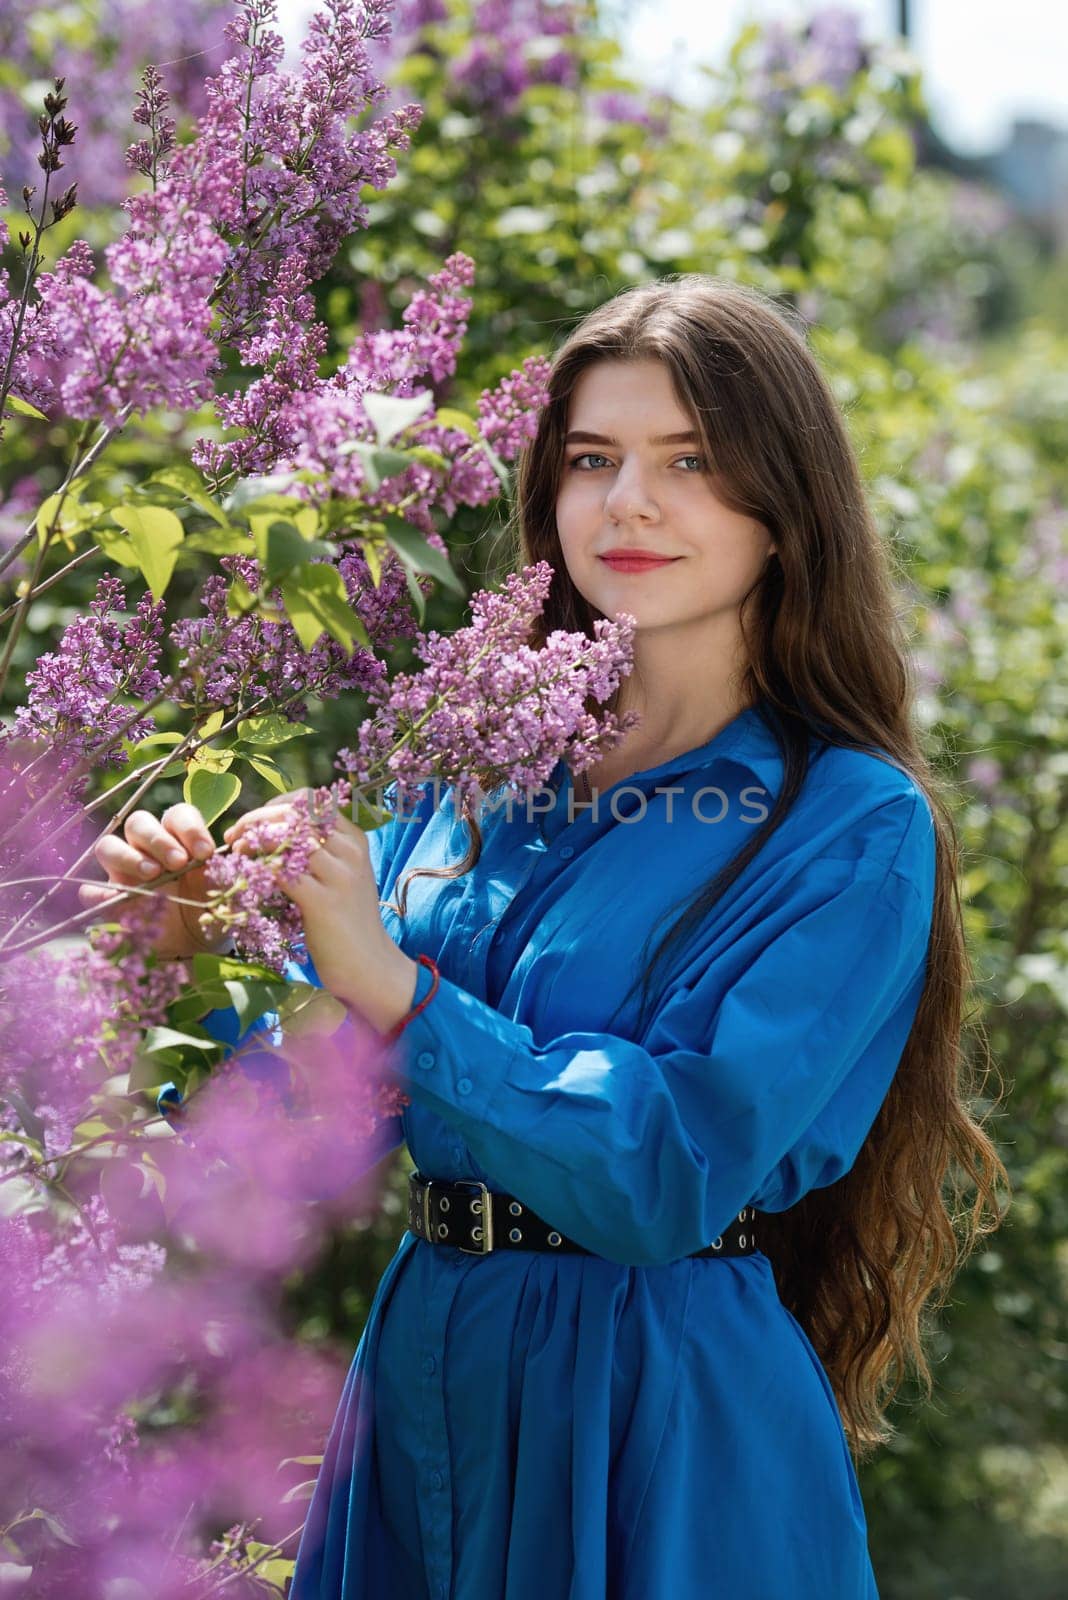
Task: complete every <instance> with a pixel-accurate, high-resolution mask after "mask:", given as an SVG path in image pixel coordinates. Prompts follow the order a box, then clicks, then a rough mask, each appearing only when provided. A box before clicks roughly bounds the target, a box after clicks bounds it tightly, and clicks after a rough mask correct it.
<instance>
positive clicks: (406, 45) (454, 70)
mask: <svg viewBox="0 0 1068 1600" xmlns="http://www.w3.org/2000/svg"><path fill="white" fill-rule="evenodd" d="M585 14H586V11H585V8H584V7H583V6H582V5H580V4H576V3H572V0H563V3H561V0H459V3H454V4H453V5H452V6H451V7H450V6H449V5H448V4H446V3H445V0H400V3H399V4H398V6H397V17H396V26H395V29H394V36H393V38H392V39H391V40H390V42H389V49H388V59H389V60H391V61H399V60H403V59H404V58H405V57H406V56H408V55H411V54H412V53H413V52H414V51H416V50H419V49H421V48H426V49H430V50H436V49H437V48H438V47H437V45H436V42H435V39H434V37H433V33H432V34H431V35H428V34H427V33H426V32H425V31H424V30H427V29H430V30H434V31H437V30H440V29H441V28H442V27H449V26H450V25H451V26H453V27H454V28H455V29H456V31H457V36H458V39H459V40H460V41H462V44H461V47H460V48H459V49H458V50H456V51H455V52H454V53H451V54H450V56H449V61H448V74H449V79H450V82H451V84H452V86H453V89H454V91H455V94H456V97H457V100H458V101H459V102H460V103H463V104H464V105H466V107H467V108H469V109H470V110H473V111H475V112H476V113H477V114H478V115H480V116H482V117H484V118H486V119H488V120H493V121H497V120H499V119H500V118H502V117H509V116H511V115H513V114H514V112H515V111H516V109H517V107H518V105H519V102H520V100H521V99H522V96H523V94H524V93H525V92H526V90H527V89H529V88H533V87H535V86H537V85H541V84H555V85H559V86H562V87H565V88H569V89H576V88H577V87H578V85H579V79H580V66H579V62H578V59H577V55H576V51H575V47H574V41H575V38H576V36H577V34H578V32H579V28H580V25H581V23H582V21H583V20H584V17H585ZM383 56H385V52H383Z"/></svg>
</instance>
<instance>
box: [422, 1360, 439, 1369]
mask: <svg viewBox="0 0 1068 1600" xmlns="http://www.w3.org/2000/svg"><path fill="white" fill-rule="evenodd" d="M437 1365H438V1364H437V1362H436V1361H435V1360H434V1357H433V1356H424V1357H423V1371H424V1372H435V1371H436V1370H437Z"/></svg>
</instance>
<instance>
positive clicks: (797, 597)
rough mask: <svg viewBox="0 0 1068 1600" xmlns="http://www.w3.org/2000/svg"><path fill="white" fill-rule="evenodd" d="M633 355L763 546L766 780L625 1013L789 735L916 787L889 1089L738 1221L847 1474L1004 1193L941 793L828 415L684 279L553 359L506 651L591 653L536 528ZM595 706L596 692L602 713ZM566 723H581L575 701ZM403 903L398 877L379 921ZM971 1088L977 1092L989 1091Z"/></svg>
mask: <svg viewBox="0 0 1068 1600" xmlns="http://www.w3.org/2000/svg"><path fill="white" fill-rule="evenodd" d="M649 359H654V360H658V361H661V362H663V364H664V365H665V366H666V368H667V370H668V372H669V374H670V376H671V378H672V382H673V385H674V389H675V393H676V395H677V397H678V400H679V402H680V404H681V405H682V406H683V407H684V409H685V410H686V411H687V412H688V413H689V415H690V416H691V417H692V419H693V425H694V427H695V429H696V430H697V432H698V435H699V437H700V438H701V439H702V442H703V446H704V453H705V455H706V457H707V459H709V460H710V461H711V463H712V467H713V473H714V478H713V483H714V487H715V492H716V494H717V496H718V497H719V498H720V499H721V500H722V501H723V502H724V503H725V504H727V505H728V506H730V507H731V508H732V509H734V510H736V511H739V512H741V513H744V514H746V515H748V516H750V517H753V518H755V519H756V520H757V521H759V522H760V523H761V524H763V526H764V527H765V528H767V529H768V531H769V532H770V534H771V535H772V538H773V540H774V542H775V544H776V546H777V553H776V554H775V555H773V556H772V557H771V558H770V559H769V561H768V562H767V564H766V566H765V567H764V569H763V571H762V573H761V575H760V576H759V577H758V579H757V580H756V582H755V584H754V585H753V588H752V589H751V590H750V592H749V594H748V595H746V597H745V599H744V600H743V602H742V605H741V608H740V621H741V622H742V625H743V629H744V639H745V645H746V656H747V668H746V672H745V677H744V680H743V691H744V692H745V694H747V696H748V699H749V700H750V701H759V702H761V710H762V714H763V715H764V716H765V719H766V720H767V721H768V724H769V726H770V727H771V728H772V730H773V732H774V734H775V738H776V741H777V743H778V745H779V747H780V750H781V753H782V757H783V765H784V781H783V787H782V791H781V793H780V795H779V797H778V799H777V801H776V804H775V806H774V808H773V810H772V811H771V813H770V815H769V816H768V818H767V819H766V820H765V822H764V823H763V824H762V826H761V827H760V829H759V830H755V831H754V833H753V835H752V836H751V838H750V839H749V840H748V841H747V843H746V845H745V846H744V848H743V849H741V850H740V851H739V852H738V854H737V855H736V856H735V857H734V858H733V859H732V860H731V861H729V862H728V863H727V864H726V865H725V866H724V867H723V869H722V870H721V871H720V872H719V873H718V874H717V875H716V877H715V878H714V879H713V880H712V881H711V882H709V883H707V884H704V885H703V886H702V887H701V888H700V890H699V892H698V893H697V895H696V896H695V897H694V898H693V899H692V900H691V901H690V902H689V903H688V904H687V905H686V906H685V908H684V909H683V911H682V912H681V913H680V915H679V916H678V917H677V918H676V920H675V921H674V923H673V924H672V926H671V928H670V929H669V930H668V933H667V935H666V936H665V938H664V939H663V940H662V941H661V943H660V946H659V947H658V949H657V951H656V953H655V955H654V956H653V957H652V958H651V960H650V961H649V962H648V964H647V965H646V966H645V968H644V971H643V973H642V979H641V981H642V994H643V1002H642V1003H643V1010H644V1008H645V1006H646V1005H647V1003H648V1000H649V995H650V992H651V985H652V979H653V974H654V972H655V970H656V969H657V968H658V967H659V966H660V965H661V963H662V962H664V961H665V960H666V959H667V957H668V955H669V954H670V953H671V951H672V950H674V949H675V948H676V947H677V946H678V944H679V943H680V942H681V941H683V940H685V938H686V936H687V934H688V933H689V932H690V931H691V930H692V929H693V928H694V927H695V926H696V925H697V924H698V923H700V922H701V920H702V919H703V918H704V917H705V916H707V914H708V912H709V910H710V909H711V908H712V907H713V906H714V905H715V904H716V902H717V900H718V899H719V898H720V897H721V896H722V895H723V894H724V893H725V892H726V891H727V889H728V888H729V887H730V885H731V884H732V883H733V882H734V881H735V879H736V878H737V877H738V876H739V875H740V874H741V873H742V872H743V871H744V870H745V868H746V867H747V866H748V864H749V863H750V861H752V859H753V858H754V857H755V856H756V855H757V854H758V853H759V852H760V850H761V849H762V848H763V846H764V844H765V843H766V841H767V840H768V838H769V837H770V836H771V834H772V833H774V831H775V829H776V828H778V827H779V826H780V825H781V824H782V822H783V820H784V819H785V817H786V815H787V814H788V812H789V811H790V808H791V806H792V805H793V803H794V801H795V799H796V798H797V795H798V793H799V792H800V790H801V787H802V785H803V783H804V780H805V774H806V771H807V765H808V740H809V734H810V732H815V733H816V734H817V735H818V736H819V737H820V738H821V739H823V740H825V741H827V742H828V743H831V744H836V745H841V746H846V747H850V748H856V749H861V748H862V749H865V750H868V751H869V753H873V754H875V755H878V756H885V757H888V758H889V759H890V760H892V761H893V762H894V763H895V764H896V765H897V766H898V767H900V768H902V769H903V770H904V771H906V772H908V773H909V774H910V776H911V777H912V778H913V779H914V781H915V783H916V784H917V786H918V787H919V788H920V789H921V790H922V791H923V793H924V795H925V796H926V798H927V801H928V803H929V806H930V809H931V814H932V817H933V821H934V832H935V849H936V878H935V894H934V908H933V915H932V924H931V936H930V944H929V948H928V961H927V977H926V984H925V987H924V991H923V994H922V996H921V999H920V1003H919V1007H918V1010H917V1013H916V1016H915V1020H914V1022H913V1026H912V1030H911V1032H910V1034H909V1037H908V1040H907V1042H906V1045H905V1049H904V1052H903V1055H902V1057H901V1061H900V1064H899V1066H898V1068H897V1071H896V1073H895V1075H894V1078H893V1081H892V1083H891V1087H890V1090H889V1092H888V1094H887V1096H886V1099H885V1100H884V1102H883V1105H882V1107H881V1109H880V1111H879V1113H878V1116H877V1117H876V1119H875V1122H874V1125H873V1126H872V1128H871V1130H870V1132H869V1134H868V1137H867V1139H866V1140H865V1142H864V1144H863V1146H862V1147H861V1150H860V1152H859V1154H858V1156H857V1159H856V1161H855V1163H854V1165H853V1166H852V1168H851V1169H850V1171H849V1172H848V1173H846V1174H845V1175H844V1176H843V1177H841V1178H840V1179H838V1180H837V1181H836V1182H835V1183H832V1184H829V1185H828V1186H826V1187H825V1188H821V1189H814V1190H811V1191H810V1192H809V1193H808V1194H806V1195H805V1196H804V1197H803V1198H802V1199H801V1200H800V1201H799V1202H797V1204H795V1205H794V1206H792V1207H791V1208H790V1209H789V1210H788V1211H784V1212H781V1213H777V1214H770V1213H765V1214H762V1217H763V1220H762V1239H761V1247H762V1249H763V1250H764V1251H765V1253H766V1254H767V1255H768V1257H769V1258H770V1260H771V1263H772V1268H773V1271H774V1275H775V1280H776V1284H777V1288H778V1292H779V1295H780V1298H781V1300H782V1302H783V1304H784V1305H785V1306H786V1307H787V1308H788V1309H789V1310H790V1311H791V1312H792V1313H793V1315H794V1316H795V1317H796V1318H797V1320H798V1321H799V1322H800V1324H801V1326H802V1327H803V1328H804V1330H805V1332H806V1334H807V1336H808V1337H809V1339H810V1340H811V1342H812V1344H813V1346H814V1348H815V1350H816V1352H817V1354H818V1355H819V1357H820V1360H821V1361H822V1363H823V1365H824V1368H825V1369H826V1371H827V1374H828V1377H829V1378H830V1381H831V1384H832V1387H833V1389H834V1393H835V1396H836V1399H837V1402H838V1408H839V1412H840V1414H841V1418H842V1422H843V1427H844V1430H845V1433H846V1437H847V1440H848V1442H849V1446H850V1449H851V1451H852V1453H853V1455H854V1457H855V1458H856V1459H857V1460H858V1461H859V1460H862V1459H864V1458H865V1457H866V1456H867V1455H869V1454H871V1453H872V1452H873V1451H874V1450H875V1449H876V1448H877V1447H878V1446H880V1445H883V1444H885V1443H887V1442H888V1441H889V1440H890V1439H891V1438H892V1437H893V1436H894V1434H895V1432H896V1429H895V1428H894V1427H893V1426H892V1425H891V1424H890V1423H889V1422H888V1420H887V1418H886V1415H885V1413H886V1410H887V1408H888V1407H889V1405H890V1402H891V1401H892V1400H893V1398H894V1396H895V1395H896V1394H897V1392H898V1390H899V1389H900V1387H901V1384H902V1382H903V1381H904V1379H905V1378H906V1377H907V1376H908V1375H909V1374H910V1373H912V1374H914V1375H915V1377H916V1378H918V1379H919V1382H920V1385H921V1388H922V1390H923V1391H924V1393H925V1395H926V1397H928V1398H929V1397H930V1395H931V1393H932V1391H933V1382H932V1377H931V1371H930V1367H929V1365H928V1362H927V1356H926V1350H925V1345H926V1344H927V1342H928V1339H929V1336H930V1334H931V1332H932V1321H931V1319H932V1315H933V1313H934V1312H936V1311H937V1310H939V1309H940V1308H941V1307H942V1305H944V1303H945V1300H946V1297H947V1295H948V1292H949V1289H950V1286H951V1284H952V1282H953V1279H954V1278H955V1277H956V1275H957V1273H958V1272H959V1270H960V1268H961V1267H962V1266H963V1264H964V1262H965V1260H966V1259H967V1257H968V1256H969V1255H970V1253H971V1251H972V1250H973V1249H974V1248H975V1246H976V1244H977V1243H978V1241H979V1239H980V1238H981V1237H982V1236H983V1235H985V1234H989V1233H991V1232H993V1231H994V1230H995V1229H996V1228H997V1227H998V1226H999V1225H1000V1223H1001V1221H1002V1219H1003V1216H1004V1209H999V1205H998V1200H997V1189H998V1187H999V1185H1000V1186H1002V1187H1003V1188H1004V1189H1005V1191H1006V1193H1008V1191H1009V1188H1010V1184H1009V1178H1008V1174H1007V1172H1006V1170H1005V1167H1004V1165H1003V1163H1002V1161H1001V1159H1000V1157H999V1156H998V1153H997V1150H996V1148H995V1145H994V1143H993V1140H992V1139H991V1137H990V1136H989V1134H988V1133H987V1131H986V1128H985V1124H986V1123H987V1122H988V1121H989V1119H990V1117H991V1116H992V1115H993V1114H994V1112H995V1110H996V1108H997V1105H998V1098H999V1096H1000V1090H1001V1084H1000V1078H999V1077H998V1074H997V1072H996V1068H995V1067H994V1063H993V1062H992V1060H991V1057H990V1050H989V1045H988V1041H987V1037H986V1033H985V1030H984V1029H983V1026H982V1023H981V1020H980V1005H979V1000H978V996H977V995H975V994H973V993H972V991H973V989H974V985H975V972H974V968H973V966H972V963H971V960H970V957H969V952H968V949H967V946H966V943H965V937H964V926H963V915H962V908H961V900H960V843H959V840H958V837H957V833H956V828H955V825H954V821H953V814H952V810H951V804H950V798H951V797H950V795H949V794H948V792H947V791H946V790H945V789H944V788H943V785H942V783H941V781H940V780H938V779H937V778H936V777H935V775H934V773H933V770H932V767H931V764H930V762H929V760H928V759H927V757H926V755H925V754H924V752H923V750H922V748H921V745H920V742H919V739H918V736H917V733H916V731H915V728H914V723H913V710H912V707H913V699H914V693H915V691H914V687H913V679H912V668H911V657H910V652H909V648H908V643H907V634H906V629H905V626H904V622H903V618H902V616H901V615H900V614H899V611H898V602H897V593H896V579H897V577H898V574H897V573H896V572H895V570H894V567H893V563H892V561H891V556H890V552H889V550H888V549H887V547H886V544H885V542H884V541H883V540H882V538H881V537H880V535H879V532H878V530H877V527H876V525H875V521H874V518H873V516H872V513H871V510H870V508H869V505H868V502H867V499H866V495H865V490H864V485H863V481H862V478H861V474H860V469H859V465H858V462H857V458H856V455H855V453H854V450H853V447H852V444H851V442H850V439H849V435H848V433H847V430H846V426H845V421H844V418H843V416H842V414H841V411H840V409H839V407H838V404H837V402H836V401H835V398H834V395H833V392H832V390H831V388H830V385H829V384H828V382H827V379H826V378H825V376H824V374H823V372H822V370H821V368H820V366H819V365H818V363H817V361H816V359H815V357H814V356H813V354H812V353H811V351H810V349H809V347H808V344H807V342H806V340H805V337H804V334H803V332H802V331H801V330H800V329H799V328H798V327H797V326H795V325H794V322H793V320H792V314H791V313H789V312H787V311H785V310H783V309H782V308H780V307H779V306H778V305H777V304H776V303H775V302H774V301H772V300H771V299H769V298H768V297H767V296H765V295H763V294H761V293H759V292H758V291H756V290H754V289H750V288H747V287H743V286H740V285H738V284H736V283H734V282H732V281H729V280H725V279H720V278H714V277H710V276H706V275H703V274H696V273H693V274H686V275H683V276H678V277H672V278H666V279H662V280H660V281H658V282H655V283H650V284H642V285H638V286H636V287H633V288H629V289H625V290H623V291H621V292H620V293H619V294H617V295H615V296H614V297H613V298H612V299H610V300H608V301H606V302H605V303H604V304H602V305H601V306H599V307H597V308H596V309H595V310H594V311H592V312H590V313H589V314H588V315H587V316H585V317H584V318H583V319H582V320H581V321H580V322H579V323H578V325H577V326H576V327H575V328H574V329H573V330H572V332H571V333H570V334H569V335H568V336H567V338H566V339H565V340H564V342H563V344H562V345H561V346H560V348H559V349H558V350H557V351H556V353H555V355H554V357H553V360H552V370H551V376H550V380H549V393H548V401H547V404H546V405H545V406H544V408H543V409H542V411H541V412H540V413H539V419H538V427H537V433H536V435H535V437H534V439H533V440H532V441H531V443H530V444H529V445H528V446H527V447H526V448H525V450H524V451H523V453H522V456H521V459H520V463H519V472H518V481H517V492H516V501H515V507H514V513H513V519H512V522H511V524H510V527H509V530H508V536H509V546H510V550H511V552H512V554H511V557H510V560H509V562H508V565H509V566H510V567H511V568H512V570H516V571H518V570H520V569H521V568H522V567H524V566H527V565H529V564H530V563H532V562H535V561H539V560H546V561H548V562H549V563H550V564H551V565H552V567H553V569H554V572H555V577H554V579H553V583H552V587H551V589H550V593H549V596H548V599H547V602H546V605H545V608H544V612H543V615H542V617H541V618H540V619H539V622H538V625H537V628H536V630H535V632H534V635H533V636H532V638H531V640H530V643H531V644H532V645H534V646H535V647H541V646H543V645H544V643H545V641H546V639H547V638H548V635H549V634H550V633H551V632H552V631H553V630H554V629H557V628H564V629H567V630H569V631H575V632H584V633H586V634H588V635H589V636H590V637H591V638H592V637H593V622H594V620H595V618H596V616H598V615H599V613H597V612H596V611H595V610H594V609H593V608H591V607H590V605H589V604H588V603H587V601H586V600H585V599H584V597H583V596H582V595H581V594H580V593H579V591H578V590H577V589H576V588H575V586H574V584H573V583H572V582H571V580H570V578H569V576H568V572H567V569H566V566H565V565H564V561H563V558H562V553H561V548H560V543H559V537H558V534H557V527H556V502H557V496H558V493H559V488H560V483H561V479H562V475H563V468H564V459H565V453H564V438H565V435H566V432H567V425H568V411H569V405H570V400H571V395H572V392H573V390H574V388H575V385H576V383H577V381H578V379H579V377H580V375H581V374H582V373H583V372H584V371H585V370H586V369H587V368H588V367H589V366H591V365H592V364H594V363H598V362H606V361H638V360H649ZM502 575H503V572H502ZM901 576H904V575H903V574H902V575H901ZM619 702H620V693H619V691H617V693H616V695H615V696H614V697H613V699H612V700H611V701H610V702H609V704H608V709H611V710H615V709H618V707H619ZM589 709H590V710H592V711H596V710H599V709H600V710H603V709H604V708H603V707H598V706H596V705H595V704H594V703H592V702H590V704H589ZM464 815H465V817H466V820H467V825H468V829H469V838H470V847H469V849H468V851H467V854H466V856H465V857H464V859H463V861H461V862H460V863H459V864H458V865H455V866H452V867H445V868H419V869H415V872H413V873H412V874H410V875H409V877H411V876H414V875H416V873H418V875H420V876H422V875H428V876H434V877H454V876H459V875H461V874H463V873H465V872H467V871H469V870H470V869H471V868H472V867H473V866H474V865H475V863H476V862H477V861H478V858H479V855H480V854H481V848H482V837H481V831H480V829H479V825H478V822H477V820H476V818H475V817H474V816H473V815H472V814H471V811H470V808H465V811H464ZM406 890H407V881H406V883H405V889H404V892H403V893H402V896H401V912H402V915H403V906H404V903H405V900H406ZM969 1001H971V1005H970V1008H969ZM968 1033H970V1037H966V1034H968ZM992 1075H993V1076H994V1078H995V1079H997V1089H998V1095H997V1096H995V1097H994V1098H993V1099H990V1097H989V1094H988V1083H989V1080H990V1078H991V1076H992ZM984 1100H985V1101H986V1109H985V1111H984V1112H983V1114H982V1115H980V1114H979V1112H980V1107H981V1105H982V1103H983V1102H984ZM969 1196H970V1202H969V1199H968V1197H969Z"/></svg>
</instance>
